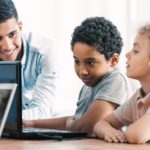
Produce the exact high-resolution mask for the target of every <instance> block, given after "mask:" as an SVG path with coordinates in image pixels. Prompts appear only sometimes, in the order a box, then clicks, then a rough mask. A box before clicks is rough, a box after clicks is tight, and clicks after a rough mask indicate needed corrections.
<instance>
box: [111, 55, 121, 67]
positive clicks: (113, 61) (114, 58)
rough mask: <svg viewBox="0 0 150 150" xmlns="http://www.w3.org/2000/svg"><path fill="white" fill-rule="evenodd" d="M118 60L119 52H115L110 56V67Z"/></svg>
mask: <svg viewBox="0 0 150 150" xmlns="http://www.w3.org/2000/svg"><path fill="white" fill-rule="evenodd" d="M118 62H119V54H117V53H115V54H114V55H113V56H112V57H111V58H110V63H111V67H115V66H116V65H117V64H118Z"/></svg>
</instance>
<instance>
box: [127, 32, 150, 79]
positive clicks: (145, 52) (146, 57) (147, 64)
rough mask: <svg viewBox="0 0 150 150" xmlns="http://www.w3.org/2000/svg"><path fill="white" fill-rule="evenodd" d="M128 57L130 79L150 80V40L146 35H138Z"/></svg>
mask: <svg viewBox="0 0 150 150" xmlns="http://www.w3.org/2000/svg"><path fill="white" fill-rule="evenodd" d="M126 57H127V76H128V77H130V78H134V79H138V80H139V81H142V80H143V79H144V80H146V79H150V40H149V39H148V37H147V36H146V35H139V34H138V35H137V37H136V38H135V41H134V43H133V48H132V50H131V51H130V52H128V53H127V54H126Z"/></svg>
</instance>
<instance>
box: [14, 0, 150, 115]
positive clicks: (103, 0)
mask: <svg viewBox="0 0 150 150" xmlns="http://www.w3.org/2000/svg"><path fill="white" fill-rule="evenodd" d="M14 2H15V4H16V7H17V9H18V13H19V16H20V20H22V21H23V24H24V31H33V32H38V33H41V34H44V35H46V36H48V37H50V38H52V39H53V40H55V44H56V54H57V55H58V56H59V63H58V66H59V67H60V68H61V76H60V79H59V80H58V87H59V88H58V89H59V91H58V99H57V101H56V106H57V107H56V108H57V110H58V111H59V112H60V111H64V112H65V111H66V110H67V112H68V111H69V112H70V113H73V112H74V110H75V104H76V101H77V98H78V93H79V90H80V88H81V86H82V83H81V81H80V80H79V79H78V78H77V77H76V75H75V72H74V68H73V59H72V52H71V50H70V40H71V34H72V32H73V29H74V28H75V27H76V26H77V25H79V24H80V23H81V22H82V21H83V20H84V19H85V18H87V17H90V16H104V17H106V18H108V19H110V20H111V21H112V22H113V23H114V24H115V25H116V26H117V27H118V29H119V30H120V32H121V34H122V37H123V39H124V43H125V44H124V48H123V53H122V56H121V69H122V71H123V72H124V71H125V69H124V68H125V57H124V54H125V53H126V52H127V50H130V49H131V44H132V39H133V35H134V34H133V33H134V28H135V25H137V24H140V23H141V22H145V21H148V20H149V18H150V13H146V12H149V9H150V5H149V4H150V1H149V0H14Z"/></svg>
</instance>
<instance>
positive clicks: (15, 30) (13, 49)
mask: <svg viewBox="0 0 150 150" xmlns="http://www.w3.org/2000/svg"><path fill="white" fill-rule="evenodd" d="M21 29H22V23H21V22H17V21H16V19H15V18H10V19H8V20H7V21H5V22H2V23H0V61H14V60H16V58H17V56H18V54H19V53H20V51H21V45H22V40H21Z"/></svg>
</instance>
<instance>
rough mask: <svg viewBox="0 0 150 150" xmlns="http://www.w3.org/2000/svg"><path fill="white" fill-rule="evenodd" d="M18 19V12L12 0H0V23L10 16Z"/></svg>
mask: <svg viewBox="0 0 150 150" xmlns="http://www.w3.org/2000/svg"><path fill="white" fill-rule="evenodd" d="M13 17H14V18H15V19H16V20H17V21H18V13H17V10H16V7H15V5H14V3H13V1H12V0H0V23H2V22H5V21H7V20H8V19H10V18H13Z"/></svg>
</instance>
